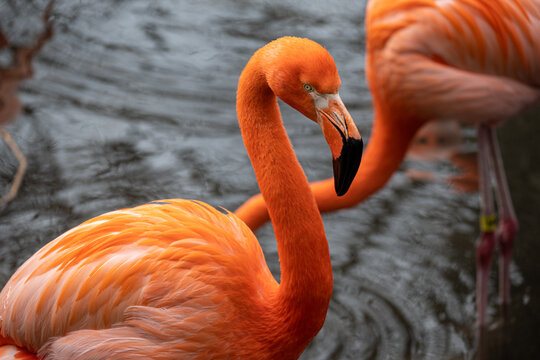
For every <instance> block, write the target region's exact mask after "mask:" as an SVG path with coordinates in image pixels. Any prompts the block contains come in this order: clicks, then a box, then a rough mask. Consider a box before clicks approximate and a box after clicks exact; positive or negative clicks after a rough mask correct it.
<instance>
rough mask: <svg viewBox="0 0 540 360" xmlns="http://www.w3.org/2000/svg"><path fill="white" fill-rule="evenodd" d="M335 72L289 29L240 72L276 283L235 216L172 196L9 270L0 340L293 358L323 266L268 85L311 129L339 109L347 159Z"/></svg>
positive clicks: (310, 204) (324, 301)
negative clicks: (275, 256) (277, 270)
mask: <svg viewBox="0 0 540 360" xmlns="http://www.w3.org/2000/svg"><path fill="white" fill-rule="evenodd" d="M298 54H303V55H304V56H297V55H298ZM291 58H292V60H291ZM303 59H312V60H313V62H310V63H305V62H304V60H303ZM291 69H292V70H294V71H291ZM299 69H300V70H299ZM306 82H309V83H311V84H312V87H311V88H310V89H314V88H316V89H318V91H320V93H317V94H314V91H315V90H312V91H309V92H308V91H307V90H306V89H307V88H308V87H307V86H306V85H305V84H306ZM339 83H340V82H339V76H338V74H337V70H336V68H335V65H334V62H333V60H332V58H331V56H330V55H329V54H328V52H327V51H326V50H324V49H323V48H322V47H321V46H320V45H318V44H316V43H314V42H312V41H310V40H307V39H298V38H282V39H278V40H276V41H274V42H272V43H270V44H269V45H267V46H265V47H263V48H262V49H260V50H259V51H258V52H256V53H255V55H254V56H253V57H252V59H251V60H250V62H249V63H248V64H247V65H246V68H245V70H244V72H243V73H242V76H241V77H240V82H239V89H238V103H237V109H238V118H239V122H240V127H241V130H242V134H243V138H244V142H245V144H246V148H247V150H248V153H249V155H250V158H251V159H252V163H253V166H254V169H255V173H256V175H257V178H258V181H259V184H260V186H261V190H262V191H263V194H265V196H267V197H268V204H269V211H270V213H271V214H272V218H273V221H274V224H275V227H276V240H277V243H278V250H279V254H280V259H281V265H282V268H281V283H277V282H276V281H275V279H274V278H273V276H272V274H271V273H270V271H269V269H268V267H267V265H266V262H265V259H264V255H263V253H262V251H261V248H260V246H259V243H258V242H257V239H256V238H255V236H254V235H253V233H252V232H251V230H250V229H249V228H248V227H247V226H246V225H245V224H244V223H243V222H242V221H241V220H240V219H238V218H237V217H236V216H235V215H234V214H231V213H227V212H226V213H222V212H221V211H219V210H217V209H215V208H213V207H211V206H209V205H206V204H204V203H201V202H197V201H189V200H178V199H169V200H160V201H157V202H153V203H149V204H146V205H142V206H138V207H135V208H132V209H122V210H117V211H113V212H110V213H107V214H104V215H101V216H98V217H96V218H93V219H91V220H88V221H86V222H85V223H83V224H81V225H79V226H77V227H75V228H73V229H71V230H69V231H67V232H66V233H64V234H63V235H61V236H59V237H58V238H57V239H55V240H54V241H52V242H51V243H49V244H48V245H46V246H45V247H43V248H42V249H41V250H39V251H38V252H37V253H36V254H34V255H33V256H32V257H31V258H30V259H29V260H28V261H26V262H25V263H24V264H23V265H22V266H21V267H20V268H19V269H18V270H17V272H16V273H15V274H14V275H13V276H12V278H11V279H10V280H9V282H8V283H7V284H6V286H5V287H4V289H3V290H2V292H1V293H0V329H1V332H0V335H1V337H0V345H2V344H4V345H5V346H0V351H4V352H6V353H7V352H10V351H11V350H13V349H14V348H13V346H12V345H13V344H15V345H17V346H19V347H20V348H24V349H26V350H28V351H31V352H33V353H37V355H38V356H39V357H40V358H44V359H68V358H77V359H135V358H144V359H149V358H151V359H210V358H212V359H231V358H234V359H242V358H243V359H253V358H257V359H294V358H297V357H298V356H299V355H300V354H301V353H302V351H303V349H304V348H305V347H306V346H307V344H308V343H309V341H310V340H311V339H312V338H313V337H314V336H315V334H316V333H317V332H318V331H319V329H320V328H321V327H322V324H323V322H324V319H325V316H326V311H327V308H328V303H329V301H330V296H331V293H332V268H331V265H330V255H329V252H328V244H327V241H326V236H325V234H324V228H323V224H322V220H321V218H320V214H319V212H318V210H317V207H316V204H315V201H314V199H313V196H312V194H311V192H310V190H309V185H308V183H307V179H306V177H305V175H304V174H303V172H302V169H301V167H300V165H299V163H298V161H297V160H296V158H295V156H294V153H293V151H292V147H291V145H290V142H289V141H288V139H287V135H286V133H285V130H284V128H283V125H282V122H281V117H280V115H279V108H278V105H277V101H276V95H278V96H280V97H281V98H282V99H283V100H284V101H286V102H288V103H289V104H291V105H293V106H294V107H295V108H296V109H297V110H299V111H301V112H303V113H304V114H306V115H307V116H309V117H310V118H311V119H312V120H314V121H317V122H318V123H319V124H321V126H324V125H323V124H325V122H326V121H329V120H326V119H320V118H319V113H321V112H322V113H325V112H329V111H330V110H331V111H334V112H336V114H337V115H336V118H335V119H334V120H335V121H337V122H338V123H337V125H336V126H337V127H336V129H339V130H337V131H339V132H341V133H343V132H345V131H347V135H346V136H344V137H343V142H342V143H334V142H333V141H332V142H331V143H330V146H331V147H332V153H337V154H341V155H342V156H344V155H347V154H346V151H345V150H344V151H341V152H340V151H339V149H340V148H341V147H343V148H344V149H348V148H349V145H348V142H347V141H359V134H358V131H357V130H356V127H355V125H354V123H353V122H352V119H351V118H350V116H349V115H348V113H347V111H346V109H345V107H344V106H343V104H342V103H341V102H337V99H339V97H338V95H337V89H338V88H339ZM310 86H311V85H310ZM328 89H330V90H328ZM326 91H331V93H326ZM325 99H328V101H326V100H325ZM321 104H323V105H325V106H327V107H325V106H320V105H321ZM351 164H352V165H351ZM344 167H345V173H347V174H349V176H348V177H344V176H341V177H339V181H340V183H341V184H342V185H343V186H344V187H345V188H348V186H349V184H350V181H352V178H353V177H354V173H355V172H356V168H357V167H358V163H356V164H355V165H354V162H352V163H347V164H344ZM343 178H345V180H343ZM291 204H293V205H294V206H292V207H291V206H290V205H291ZM8 344H9V345H8ZM21 353H22V350H21ZM7 356H8V355H6V357H5V358H6V359H7V358H9V357H7ZM0 358H2V357H0ZM2 359H4V358H2Z"/></svg>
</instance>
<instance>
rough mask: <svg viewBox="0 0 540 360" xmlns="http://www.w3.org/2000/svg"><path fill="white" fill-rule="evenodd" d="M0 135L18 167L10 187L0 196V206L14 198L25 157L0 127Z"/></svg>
mask: <svg viewBox="0 0 540 360" xmlns="http://www.w3.org/2000/svg"><path fill="white" fill-rule="evenodd" d="M0 135H1V136H2V138H3V139H4V141H5V142H6V144H7V146H8V147H9V148H10V150H11V151H12V152H13V155H15V158H16V159H17V161H18V162H19V168H18V169H17V173H16V174H15V178H14V179H13V183H12V184H11V188H10V189H9V191H8V193H7V194H6V195H4V196H3V197H2V198H0V206H2V205H4V204H7V203H8V202H10V201H11V200H13V198H15V196H16V195H17V191H19V187H20V186H21V182H22V179H23V176H24V173H25V172H26V157H25V156H24V154H23V153H22V151H21V149H20V148H19V147H18V146H17V144H16V143H15V141H14V140H13V138H12V137H11V135H10V134H9V133H8V132H7V131H6V130H5V129H2V128H0Z"/></svg>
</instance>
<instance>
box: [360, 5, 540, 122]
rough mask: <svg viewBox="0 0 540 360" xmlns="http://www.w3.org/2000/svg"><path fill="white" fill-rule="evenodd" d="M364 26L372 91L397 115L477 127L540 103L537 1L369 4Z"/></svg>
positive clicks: (539, 13) (539, 45)
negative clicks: (398, 110)
mask: <svg viewBox="0 0 540 360" xmlns="http://www.w3.org/2000/svg"><path fill="white" fill-rule="evenodd" d="M366 26H367V31H368V39H369V40H368V47H367V50H368V64H370V66H368V79H369V81H370V85H372V90H373V92H374V96H375V98H376V100H378V99H384V101H385V102H386V103H387V104H389V106H390V107H392V108H394V109H395V107H397V106H401V107H402V110H403V111H405V113H407V112H408V113H411V114H412V113H415V114H416V116H419V117H422V118H423V119H430V120H431V119H433V118H459V119H460V120H462V121H465V122H472V123H475V122H477V121H492V120H496V118H498V119H502V120H505V119H506V118H508V117H511V116H513V115H515V114H517V113H519V112H521V111H522V110H523V109H525V108H527V107H529V106H532V105H534V104H537V103H538V102H539V101H540V62H539V61H538V59H539V58H540V1H539V0H526V1H517V0H489V1H487V0H401V1H391V0H390V1H388V0H371V1H370V2H369V5H368V13H367V20H366ZM393 94H395V95H393ZM458 103H459V106H456V104H458ZM404 104H407V107H408V108H409V109H406V108H405V106H404ZM459 108H461V109H459ZM408 110H409V111H408ZM468 120H470V121H468Z"/></svg>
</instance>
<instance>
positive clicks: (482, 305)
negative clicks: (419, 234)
mask: <svg viewBox="0 0 540 360" xmlns="http://www.w3.org/2000/svg"><path fill="white" fill-rule="evenodd" d="M489 131H490V130H489V127H488V126H487V125H484V124H482V125H480V126H479V128H478V171H479V180H480V181H479V183H480V230H481V233H480V237H479V239H478V240H477V242H476V311H477V321H478V326H479V327H483V326H485V324H486V307H487V296H488V280H489V270H490V268H491V259H492V257H493V250H494V248H495V224H496V220H495V211H494V210H495V207H494V203H493V193H492V191H491V190H492V189H491V181H490V174H489V165H490V164H489V162H490V156H489V138H490V133H489Z"/></svg>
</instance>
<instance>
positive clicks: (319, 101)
mask: <svg viewBox="0 0 540 360" xmlns="http://www.w3.org/2000/svg"><path fill="white" fill-rule="evenodd" d="M263 49H264V50H265V57H266V59H268V61H271V64H269V65H268V66H266V67H265V69H266V74H265V76H266V79H267V82H268V85H269V86H270V88H271V89H272V91H273V92H274V94H275V95H276V96H278V97H279V98H280V99H281V100H283V101H284V102H286V103H287V104H289V105H290V106H292V107H293V108H295V109H296V110H298V111H300V112H301V113H302V114H304V115H305V116H306V117H308V118H309V119H311V120H313V121H315V122H316V123H318V124H319V126H320V127H321V130H322V132H323V134H324V137H325V139H326V141H327V142H328V145H329V146H330V150H331V152H332V159H333V165H334V186H335V190H336V193H337V195H339V196H341V195H344V194H345V193H346V192H347V190H348V189H349V186H350V185H351V183H352V181H353V179H354V176H355V175H356V172H357V171H358V167H359V166H360V160H361V158H362V151H363V141H362V137H361V136H360V133H359V132H358V129H357V128H356V125H355V123H354V121H353V119H352V117H351V115H350V114H349V112H348V111H347V108H346V107H345V105H344V104H343V101H341V98H340V96H339V88H340V86H341V79H340V78H339V74H338V71H337V68H336V64H335V63H334V59H333V58H332V56H331V55H330V54H329V53H328V51H326V49H324V48H323V47H322V46H321V45H319V44H317V43H316V42H314V41H311V40H309V39H300V38H294V37H284V38H280V39H277V40H275V41H273V42H271V43H270V44H268V45H267V46H265V47H264V48H263Z"/></svg>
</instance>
